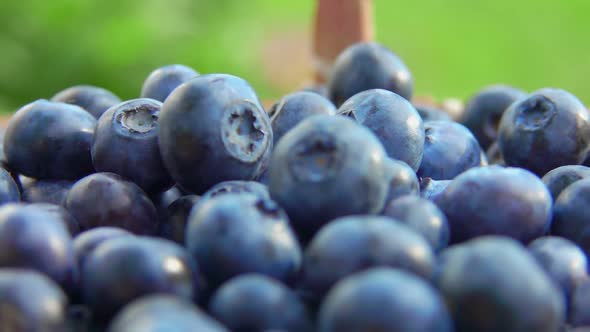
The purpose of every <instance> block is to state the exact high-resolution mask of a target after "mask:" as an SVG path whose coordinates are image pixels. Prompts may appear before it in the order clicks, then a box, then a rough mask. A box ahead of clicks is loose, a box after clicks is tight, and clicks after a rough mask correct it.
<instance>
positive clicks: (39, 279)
mask: <svg viewBox="0 0 590 332" xmlns="http://www.w3.org/2000/svg"><path fill="white" fill-rule="evenodd" d="M0 294H1V296H0V307H1V308H2V311H1V314H0V331H6V332H19V331H39V332H49V331H64V329H65V327H66V326H65V324H66V307H67V305H68V298H67V297H66V295H65V294H64V293H63V291H62V290H61V289H60V288H59V286H58V285H57V284H55V283H54V282H53V281H51V280H50V279H48V278H47V277H46V276H44V275H42V274H39V273H37V272H34V271H31V270H26V269H11V268H2V269H0Z"/></svg>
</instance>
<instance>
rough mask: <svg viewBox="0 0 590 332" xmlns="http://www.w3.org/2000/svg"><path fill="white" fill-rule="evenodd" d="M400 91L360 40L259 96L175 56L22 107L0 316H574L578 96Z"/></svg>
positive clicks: (11, 146)
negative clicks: (122, 91) (453, 104)
mask: <svg viewBox="0 0 590 332" xmlns="http://www.w3.org/2000/svg"><path fill="white" fill-rule="evenodd" d="M412 92H413V80H412V76H411V74H410V72H409V70H408V69H407V68H406V66H405V65H404V63H403V62H402V61H401V60H400V58H399V57H397V56H396V55H395V54H394V53H392V52H391V51H390V50H388V49H386V48H384V47H383V46H381V45H378V44H376V43H360V44H356V45H353V46H351V47H350V48H348V49H346V50H345V51H344V52H343V53H342V54H341V55H340V56H339V58H338V59H337V61H336V63H335V65H334V68H333V72H332V74H331V77H330V79H329V81H328V83H327V84H326V85H325V86H323V87H314V88H309V89H306V90H302V91H298V92H294V93H292V94H289V95H287V96H285V97H283V98H282V99H280V100H279V101H278V102H276V104H274V106H272V108H270V110H269V111H268V112H266V111H265V109H264V108H263V106H262V104H261V102H260V100H259V99H258V97H257V95H256V93H255V91H254V90H253V89H252V87H251V86H250V85H249V84H248V83H247V82H246V81H244V80H243V79H241V78H238V77H235V76H232V75H226V74H209V75H199V74H198V73H197V72H195V71H194V70H193V69H191V68H188V67H186V66H181V65H173V66H166V67H162V68H159V69H157V70H155V71H154V72H152V73H151V74H150V75H149V76H148V77H147V79H146V80H145V82H144V84H143V89H142V91H141V97H140V98H138V99H134V100H129V101H121V100H120V99H119V98H118V97H116V96H115V95H114V94H112V93H110V92H108V91H106V90H104V89H101V88H97V87H92V86H76V87H72V88H69V89H66V90H64V91H62V92H60V93H58V94H57V95H55V96H54V97H53V98H51V99H50V100H37V101H34V102H32V103H30V104H28V105H25V106H23V107H22V108H21V109H19V110H18V111H17V112H16V113H15V114H14V116H13V117H12V119H11V120H10V122H9V124H8V126H7V128H6V130H5V131H4V132H3V150H2V153H1V158H0V159H1V162H2V165H3V167H2V168H0V203H1V204H2V206H1V207H0V267H1V268H0V331H2V332H21V331H25V332H28V331H33V332H54V331H57V332H60V331H74V332H78V331H80V332H89V331H92V332H98V331H108V332H164V331H165V332H184V331H187V332H192V331H195V332H199V331H202V332H218V331H240V332H241V331H261V332H262V331H275V332H278V331H282V332H312V331H318V332H357V331H358V332H369V331H371V332H376V331H381V332H383V331H390V332H406V331H407V332H421V331H425V332H428V331H435V332H450V331H493V332H510V331H519V332H520V331H527V332H528V331H531V332H545V331H547V332H550V331H590V281H589V278H588V264H587V256H588V254H589V253H590V168H589V167H587V166H584V165H585V164H590V158H587V154H588V151H589V150H590V114H589V112H588V110H587V109H586V108H585V107H584V105H583V104H582V103H581V102H580V101H579V100H578V98H576V97H575V96H574V95H572V94H570V93H568V92H567V91H564V90H559V89H549V88H547V89H541V90H538V91H535V92H532V93H525V92H523V91H521V90H518V89H515V88H512V87H508V86H500V85H497V86H491V87H487V88H485V89H483V90H481V91H480V92H478V93H477V94H475V95H474V96H473V97H472V98H471V100H470V101H469V102H468V103H467V106H466V107H465V110H464V113H463V114H461V116H460V117H458V118H456V117H455V118H454V119H453V118H451V116H449V114H448V113H446V112H444V111H442V110H440V109H438V108H436V107H433V106H426V105H420V104H412V103H411V102H410V100H411V97H412ZM584 326H587V327H584Z"/></svg>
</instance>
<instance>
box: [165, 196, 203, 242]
mask: <svg viewBox="0 0 590 332" xmlns="http://www.w3.org/2000/svg"><path fill="white" fill-rule="evenodd" d="M199 201H200V198H199V196H196V195H187V196H182V197H180V198H179V199H177V200H175V201H174V202H172V204H170V205H169V206H168V208H167V212H166V215H167V218H166V220H165V221H163V222H162V223H160V231H159V232H158V235H159V236H160V237H163V238H165V239H168V240H172V241H174V242H176V243H180V244H184V234H185V232H186V224H187V222H188V216H189V215H190V213H191V210H192V209H193V207H194V206H195V205H196V204H197V202H199Z"/></svg>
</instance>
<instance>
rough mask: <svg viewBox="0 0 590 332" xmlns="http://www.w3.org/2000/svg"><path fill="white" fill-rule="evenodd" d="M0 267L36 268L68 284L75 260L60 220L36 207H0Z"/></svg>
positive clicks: (11, 205)
mask: <svg viewBox="0 0 590 332" xmlns="http://www.w3.org/2000/svg"><path fill="white" fill-rule="evenodd" d="M0 267H22V268H28V269H33V270H37V271H39V272H41V273H44V274H45V275H47V276H49V277H50V278H51V279H53V280H54V281H55V282H57V283H59V284H60V285H62V286H64V287H66V288H68V287H70V286H71V282H72V281H73V280H74V278H75V273H76V260H75V257H74V249H73V245H72V237H71V236H70V234H69V233H68V230H67V229H66V227H65V226H64V222H63V220H62V219H60V218H59V216H58V215H57V214H53V213H50V212H48V211H47V210H44V209H43V208H39V207H37V206H27V205H24V204H7V205H4V206H2V207H0Z"/></svg>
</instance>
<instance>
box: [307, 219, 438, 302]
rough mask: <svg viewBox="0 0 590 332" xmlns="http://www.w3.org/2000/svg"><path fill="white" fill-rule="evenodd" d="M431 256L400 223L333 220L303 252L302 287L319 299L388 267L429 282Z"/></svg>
mask: <svg viewBox="0 0 590 332" xmlns="http://www.w3.org/2000/svg"><path fill="white" fill-rule="evenodd" d="M434 263H435V255H434V253H433V251H432V248H431V247H430V245H429V244H428V242H426V240H425V239H424V238H423V237H422V236H421V235H420V234H418V233H416V232H414V231H413V230H412V229H411V228H409V227H407V226H405V225H403V224H402V223H401V222H398V221H395V220H393V219H390V218H386V217H379V216H351V217H343V218H339V219H336V220H334V221H332V222H330V223H329V224H327V225H326V226H324V227H323V228H322V229H320V231H319V232H318V233H317V234H316V235H315V236H314V238H313V240H312V241H311V242H310V244H309V245H308V246H307V248H306V250H305V256H304V260H303V272H302V274H303V275H302V277H301V279H302V285H303V288H304V289H305V291H306V292H308V293H310V294H311V296H312V297H317V298H318V299H321V298H322V297H323V296H324V295H325V294H326V293H327V292H328V291H329V290H330V288H332V286H333V285H334V284H335V283H336V282H338V281H339V280H341V279H343V278H345V277H347V276H349V275H351V274H353V273H355V272H358V271H362V270H365V269H367V268H371V267H376V266H390V267H397V268H400V269H403V270H406V271H408V272H410V273H412V274H415V275H418V276H420V277H423V278H425V279H430V278H431V276H432V272H433V269H434Z"/></svg>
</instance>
